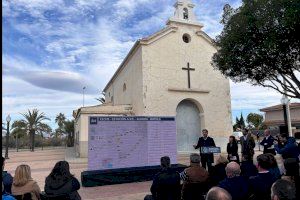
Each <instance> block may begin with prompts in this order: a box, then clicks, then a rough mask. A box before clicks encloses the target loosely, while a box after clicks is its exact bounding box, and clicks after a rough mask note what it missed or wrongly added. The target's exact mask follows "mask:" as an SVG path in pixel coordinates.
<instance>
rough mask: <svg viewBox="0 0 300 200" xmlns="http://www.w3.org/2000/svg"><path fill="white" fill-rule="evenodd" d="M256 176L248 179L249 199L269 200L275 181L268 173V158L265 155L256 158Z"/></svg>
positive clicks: (269, 164)
mask: <svg viewBox="0 0 300 200" xmlns="http://www.w3.org/2000/svg"><path fill="white" fill-rule="evenodd" d="M257 168H258V175H256V176H251V177H250V178H249V189H250V193H251V199H253V200H270V199H271V187H272V184H273V183H274V182H275V181H276V180H277V179H276V177H274V176H273V175H272V174H271V173H270V172H269V169H270V168H271V162H270V157H269V156H268V155H266V154H261V155H259V156H257Z"/></svg>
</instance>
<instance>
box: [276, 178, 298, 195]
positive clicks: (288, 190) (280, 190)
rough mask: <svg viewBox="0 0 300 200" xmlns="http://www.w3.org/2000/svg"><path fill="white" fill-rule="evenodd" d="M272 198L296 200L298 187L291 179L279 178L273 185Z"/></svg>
mask: <svg viewBox="0 0 300 200" xmlns="http://www.w3.org/2000/svg"><path fill="white" fill-rule="evenodd" d="M271 198H272V200H296V188H295V185H294V184H292V183H291V182H290V181H287V180H283V179H278V180H277V181H276V182H275V183H273V185H272V187H271Z"/></svg>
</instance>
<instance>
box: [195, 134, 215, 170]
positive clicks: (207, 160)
mask: <svg viewBox="0 0 300 200" xmlns="http://www.w3.org/2000/svg"><path fill="white" fill-rule="evenodd" d="M202 135H203V137H200V138H199V140H198V143H197V145H193V147H194V148H195V149H198V148H200V157H201V165H202V167H203V168H205V169H206V165H207V167H208V170H210V168H211V165H212V163H213V162H214V154H213V153H205V154H204V153H201V148H202V147H215V146H216V144H215V141H214V139H212V138H211V137H208V130H207V129H203V130H202Z"/></svg>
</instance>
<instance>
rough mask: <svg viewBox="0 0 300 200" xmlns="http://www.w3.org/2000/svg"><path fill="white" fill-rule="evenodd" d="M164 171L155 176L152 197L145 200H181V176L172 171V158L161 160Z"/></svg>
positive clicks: (166, 157)
mask: <svg viewBox="0 0 300 200" xmlns="http://www.w3.org/2000/svg"><path fill="white" fill-rule="evenodd" d="M160 162H161V167H162V170H161V171H160V172H159V173H157V174H156V175H155V176H154V179H153V183H152V185H151V188H150V191H151V194H152V195H147V196H145V198H144V200H180V198H181V186H180V175H179V173H178V172H174V171H173V170H171V168H170V166H171V163H170V158H169V157H168V156H164V157H162V158H161V159H160Z"/></svg>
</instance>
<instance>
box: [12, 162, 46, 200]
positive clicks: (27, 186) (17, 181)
mask: <svg viewBox="0 0 300 200" xmlns="http://www.w3.org/2000/svg"><path fill="white" fill-rule="evenodd" d="M11 191H12V194H13V195H14V196H22V195H25V194H27V195H28V194H30V195H31V199H32V200H40V199H41V198H40V193H41V189H40V187H39V186H38V184H37V182H36V181H34V180H33V179H32V178H31V170H30V167H29V166H28V165H19V166H18V167H17V169H16V172H15V176H14V179H13V184H12V188H11Z"/></svg>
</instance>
